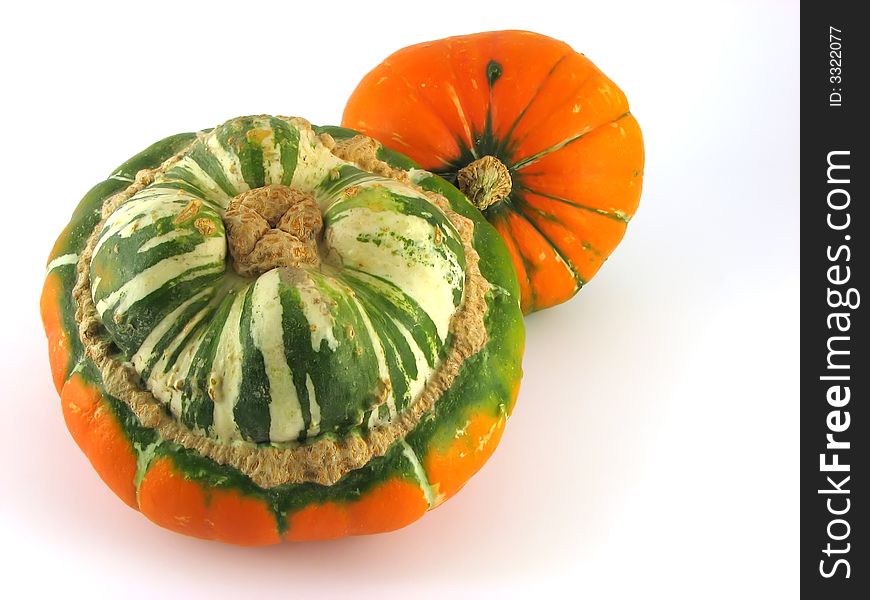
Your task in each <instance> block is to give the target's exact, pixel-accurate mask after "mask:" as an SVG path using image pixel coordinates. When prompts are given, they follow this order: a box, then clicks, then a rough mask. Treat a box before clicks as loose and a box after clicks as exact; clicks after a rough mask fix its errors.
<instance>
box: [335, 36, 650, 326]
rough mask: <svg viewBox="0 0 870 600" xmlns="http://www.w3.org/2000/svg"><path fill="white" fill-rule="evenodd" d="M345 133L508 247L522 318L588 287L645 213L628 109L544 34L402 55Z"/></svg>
mask: <svg viewBox="0 0 870 600" xmlns="http://www.w3.org/2000/svg"><path fill="white" fill-rule="evenodd" d="M342 124H343V125H344V126H345V127H351V128H353V129H356V130H359V131H361V132H363V133H365V134H367V135H370V136H372V137H374V138H376V139H378V140H380V141H381V142H383V143H384V144H385V145H387V146H388V147H390V148H392V149H394V150H397V151H399V152H402V153H404V154H407V155H408V156H409V157H410V158H412V159H413V160H415V161H416V162H418V163H419V164H420V165H421V166H422V167H423V168H424V169H428V170H430V171H432V172H434V173H438V174H440V175H441V176H442V177H445V178H447V179H449V180H451V181H452V182H454V183H456V184H457V185H458V186H459V188H460V189H461V190H462V191H463V192H464V193H465V194H466V195H467V196H468V197H469V199H471V200H472V201H473V202H474V203H475V204H476V205H477V206H478V207H479V208H480V209H481V210H482V211H483V212H484V214H485V215H486V218H487V219H488V220H489V221H490V222H491V223H492V224H493V225H494V226H495V228H496V229H497V230H498V232H499V233H500V234H501V236H502V237H503V238H504V239H505V242H506V244H507V247H508V249H509V251H510V253H511V257H512V259H513V262H514V266H515V267H516V271H517V274H518V276H519V282H520V289H521V295H522V308H523V311H524V312H525V313H530V312H532V311H535V310H540V309H543V308H547V307H549V306H553V305H556V304H559V303H561V302H564V301H565V300H567V299H569V298H571V297H572V296H573V295H574V294H575V293H576V292H577V291H578V290H579V289H580V288H581V287H582V286H583V285H584V284H585V283H586V282H588V281H589V280H590V279H591V278H592V276H593V275H595V273H596V272H597V271H598V269H599V268H600V267H601V265H602V263H603V262H604V261H605V260H606V259H607V257H608V256H609V255H610V253H611V252H612V251H613V250H614V248H615V247H616V245H617V244H618V243H619V242H620V240H621V239H622V237H623V235H624V233H625V229H626V224H627V223H628V221H629V219H631V217H632V215H633V214H634V212H635V210H636V209H637V205H638V201H639V199H640V192H641V181H642V178H643V163H644V154H643V140H642V137H641V131H640V128H639V126H638V124H637V121H636V120H635V118H634V117H633V116H632V115H631V113H630V112H629V110H628V102H627V100H626V98H625V95H624V94H623V93H622V92H621V91H620V89H619V88H618V87H617V86H616V84H614V83H613V82H612V81H611V80H610V79H608V78H607V77H606V76H605V75H604V74H603V73H602V72H601V71H600V70H598V69H597V68H596V67H595V65H593V64H592V62H590V61H589V59H587V58H586V57H585V56H583V55H582V54H579V53H577V52H575V51H574V50H572V49H571V47H570V46H568V45H567V44H565V43H563V42H560V41H557V40H554V39H552V38H549V37H546V36H543V35H540V34H536V33H531V32H528V31H496V32H488V33H479V34H474V35H465V36H457V37H450V38H446V39H442V40H438V41H434V42H428V43H423V44H417V45H414V46H409V47H407V48H404V49H402V50H399V51H398V52H396V53H395V54H393V55H392V56H390V57H389V58H387V59H386V60H385V61H384V62H383V63H381V64H380V65H378V66H377V67H375V68H374V69H373V70H372V71H371V72H369V73H368V74H367V75H366V76H365V77H364V78H363V79H362V81H361V82H360V83H359V85H358V86H357V88H356V89H355V90H354V92H353V94H352V95H351V97H350V99H349V100H348V102H347V106H346V107H345V111H344V116H343V119H342Z"/></svg>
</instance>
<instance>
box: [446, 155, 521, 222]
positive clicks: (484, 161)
mask: <svg viewBox="0 0 870 600" xmlns="http://www.w3.org/2000/svg"><path fill="white" fill-rule="evenodd" d="M456 182H457V184H458V186H459V189H460V191H462V193H463V194H465V195H466V196H467V197H468V199H469V200H471V201H472V202H473V203H474V205H475V206H476V207H477V208H479V209H480V210H481V211H483V210H486V209H487V208H489V207H490V206H492V205H494V204H496V203H498V202H501V201H502V200H504V199H505V198H507V197H508V196H509V195H510V193H511V174H510V172H509V171H508V168H507V167H506V166H504V163H502V162H501V161H500V160H499V159H497V158H496V157H494V156H484V157H483V158H478V159H477V160H476V161H474V162H473V163H470V164H469V165H467V166H465V167H463V168H462V169H460V170H459V173H457V177H456Z"/></svg>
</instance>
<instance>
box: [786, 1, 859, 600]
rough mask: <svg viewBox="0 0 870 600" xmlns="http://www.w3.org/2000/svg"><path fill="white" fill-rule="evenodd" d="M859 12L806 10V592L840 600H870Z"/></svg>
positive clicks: (850, 7)
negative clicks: (854, 599)
mask: <svg viewBox="0 0 870 600" xmlns="http://www.w3.org/2000/svg"><path fill="white" fill-rule="evenodd" d="M858 7H863V4H862V3H846V2H814V3H810V4H808V3H804V4H803V5H802V6H801V9H802V14H801V57H800V58H801V88H800V89H801V98H800V102H801V198H800V202H801V365H800V373H801V375H800V376H801V379H802V381H801V398H800V404H801V524H800V525H801V590H802V593H806V597H808V598H832V599H833V598H836V599H838V600H839V599H846V598H862V599H866V598H870V531H868V527H870V521H868V515H870V468H868V461H867V454H868V450H867V448H868V446H870V410H868V408H867V407H868V404H870V397H868V394H870V339H868V338H870V332H868V327H867V323H868V311H870V289H868V288H867V287H866V282H867V281H868V271H870V260H868V256H867V247H868V239H867V238H870V209H868V204H870V196H868V190H870V187H868V180H870V163H868V148H870V140H868V138H870V127H868V123H867V119H866V114H867V111H868V110H870V105H868V94H867V92H866V90H867V88H868V84H870V81H868V78H870V77H868V73H870V71H868V67H870V61H868V60H867V58H868V43H867V40H868V38H870V24H868V22H867V21H866V20H865V19H861V18H859V16H858ZM865 304H866V305H867V306H865ZM859 490H863V491H859Z"/></svg>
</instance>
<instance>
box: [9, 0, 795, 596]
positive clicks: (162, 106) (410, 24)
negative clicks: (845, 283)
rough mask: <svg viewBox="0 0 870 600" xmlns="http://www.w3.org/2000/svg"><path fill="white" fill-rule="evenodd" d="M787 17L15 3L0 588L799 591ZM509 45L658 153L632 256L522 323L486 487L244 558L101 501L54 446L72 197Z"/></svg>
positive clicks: (790, 20)
mask: <svg viewBox="0 0 870 600" xmlns="http://www.w3.org/2000/svg"><path fill="white" fill-rule="evenodd" d="M300 4H304V5H306V6H308V7H307V8H302V7H300ZM798 24H799V10H798V4H797V2H796V1H794V2H786V1H780V2H772V1H767V2H728V3H712V2H685V3H675V2H665V1H662V0H659V1H656V2H636V3H632V2H606V3H602V2H594V3H591V2H590V3H586V2H582V1H578V0H573V1H572V2H570V3H569V2H562V3H553V2H545V1H543V0H534V1H532V2H524V3H518V4H512V3H510V2H497V3H490V2H486V3H483V2H480V3H475V2H471V1H470V0H466V1H465V2H447V1H445V0H440V1H439V2H435V3H419V4H415V3H412V2H404V3H400V2H390V3H385V4H383V5H381V4H379V3H378V2H359V3H354V5H353V6H350V7H347V8H342V7H340V6H338V5H336V4H334V3H331V2H304V3H294V2H291V1H290V0H285V1H284V2H276V3H262V2H256V1H253V0H245V1H237V2H233V3H231V4H223V3H215V2H212V3H207V4H206V3H203V4H202V5H196V4H194V3H189V4H188V3H183V5H182V3H181V2H170V3H163V2H147V3H141V2H140V3H123V2H113V3H110V4H107V5H105V6H99V7H98V6H88V5H86V4H82V3H80V2H67V3H63V4H61V3H58V4H57V5H54V6H51V5H43V4H42V3H38V2H17V3H14V5H12V7H10V5H6V6H5V7H4V9H3V17H2V23H0V29H2V32H0V33H2V35H0V65H2V79H0V81H2V82H3V84H2V88H3V92H2V95H0V107H2V112H0V115H2V119H3V128H2V142H0V154H2V162H0V164H2V173H3V177H2V181H3V184H2V188H0V189H2V192H0V193H2V200H3V201H2V205H0V211H2V213H0V214H2V217H0V223H2V225H0V231H2V234H0V244H2V246H0V257H2V265H3V275H4V277H3V281H4V284H3V289H2V293H0V304H2V312H0V314H2V315H3V321H2V322H3V329H2V342H0V352H2V356H0V370H2V376H0V381H2V385H3V391H4V393H3V394H2V398H0V406H2V413H0V473H2V475H0V596H5V597H12V596H10V595H8V593H7V592H9V591H17V592H18V593H25V592H26V593H27V594H28V595H41V593H43V592H45V593H48V592H54V593H64V594H66V595H72V596H79V595H87V596H89V597H92V598H93V597H115V598H117V597H122V596H123V597H143V598H144V597H148V598H172V597H191V598H193V597H207V598H222V597H231V596H232V597H249V596H253V595H254V594H260V595H262V596H263V597H279V595H280V596H281V597H284V596H286V597H300V598H308V597H315V596H314V595H315V594H318V596H317V597H324V598H331V597H347V596H349V595H350V594H351V593H353V594H356V595H361V596H362V597H369V596H371V595H373V594H375V593H377V594H378V595H379V597H384V598H387V597H411V596H412V595H413V597H415V598H421V597H422V598H427V597H438V598H444V597H459V598H465V597H496V596H497V597H513V596H517V597H528V596H529V595H530V594H534V595H535V596H541V597H548V596H550V594H549V593H554V594H555V593H556V592H557V591H558V592H561V593H560V594H559V596H560V597H562V596H564V597H568V596H573V597H579V596H581V595H582V597H585V598H638V597H643V598H656V597H662V598H734V597H742V598H790V597H796V596H797V586H798V582H797V563H798V536H799V528H798V512H799V511H798V508H799V505H798V481H799V477H798V421H799V414H798V385H797V374H798V367H799V359H798V337H799V330H798V309H799V296H798V281H799V279H798V243H799V237H798V223H799V212H798V199H799V194H798V165H799V161H798V150H799V123H798V114H799V97H798V83H799V76H798V64H799V63H798ZM506 28H522V29H530V30H534V31H538V32H541V33H545V34H548V35H550V36H553V37H556V38H559V39H562V40H564V41H566V42H568V43H570V44H571V45H572V46H573V47H574V48H575V49H577V50H579V51H582V52H584V53H585V54H586V55H587V56H588V57H589V58H591V59H592V60H593V61H594V62H595V63H596V64H597V65H598V66H599V67H600V68H601V69H602V70H603V71H604V72H605V73H607V74H608V75H609V76H610V77H611V78H613V79H614V80H615V81H616V82H617V84H619V85H620V86H621V87H622V89H623V90H624V91H625V92H626V94H627V95H628V97H629V100H630V103H631V108H632V112H633V113H634V114H635V116H636V117H637V119H638V121H639V122H640V124H641V127H642V128H643V132H644V137H645V140H646V156H647V159H646V171H645V172H646V176H645V180H644V193H643V198H642V201H641V206H640V211H639V212H638V214H637V217H636V218H635V219H634V220H633V221H632V223H631V225H630V226H629V229H628V234H627V236H626V239H625V241H624V242H623V244H622V245H621V246H620V247H619V248H618V249H617V251H616V252H615V254H614V255H613V257H612V258H611V260H610V261H608V263H607V264H606V265H605V266H604V268H603V269H602V271H601V272H600V274H599V275H598V276H597V277H596V278H595V280H594V281H593V282H592V283H591V285H589V286H588V288H586V289H585V290H584V291H583V292H582V293H581V294H580V295H579V296H577V297H576V298H575V299H574V300H572V301H571V302H569V303H568V304H565V305H563V306H561V307H559V308H556V309H552V310H548V311H546V312H543V313H540V314H535V315H533V316H532V317H530V318H529V319H528V320H527V337H528V345H527V350H526V355H525V365H524V366H525V372H526V375H525V379H524V383H523V388H522V391H521V395H520V399H519V402H518V404H517V408H516V411H515V413H514V416H513V418H512V419H511V421H510V422H509V424H508V428H507V430H506V433H505V436H504V438H503V441H502V444H501V446H500V447H499V449H498V451H497V452H496V453H495V455H494V456H493V458H492V459H491V460H490V462H489V463H488V464H487V466H486V467H485V468H484V469H483V471H481V472H480V473H479V474H478V475H477V476H476V477H475V478H474V479H472V481H471V482H470V483H469V484H468V485H467V486H466V488H465V489H464V490H463V491H462V492H461V493H460V494H459V495H458V496H457V497H455V498H454V499H452V500H451V501H449V502H448V503H447V504H445V505H443V506H442V507H440V508H439V509H438V510H436V511H434V512H432V513H430V514H429V515H427V516H425V517H424V518H423V519H422V520H421V521H419V522H417V523H416V524H414V525H412V526H410V527H408V528H406V529H404V530H402V531H398V532H395V533H391V534H386V535H381V536H374V537H366V538H353V539H347V540H342V541H336V542H327V543H316V544H305V545H290V544H285V545H283V546H279V547H272V548H264V549H253V550H252V549H243V548H235V547H228V546H222V545H219V544H215V543H209V542H202V541H198V540H194V539H188V538H184V537H182V536H179V535H175V534H172V533H170V532H167V531H164V530H162V529H159V528H158V527H156V526H154V525H152V524H151V523H150V522H148V521H147V520H146V519H145V518H143V517H142V516H141V515H139V514H138V513H136V512H134V511H132V510H130V509H129V508H127V507H126V506H125V505H124V504H123V503H121V502H120V501H119V500H117V499H116V498H115V497H114V496H113V495H112V494H111V492H109V491H108V489H107V488H106V487H105V486H104V485H103V484H102V483H101V482H100V481H99V480H98V478H97V476H96V475H95V474H94V472H93V471H92V469H91V467H90V465H89V464H88V463H87V461H86V459H85V458H84V456H83V455H82V454H81V453H80V452H79V450H78V448H76V446H75V444H74V443H73V442H72V439H71V438H70V436H69V434H68V433H67V432H66V429H65V427H64V424H63V420H62V417H61V411H60V406H59V402H58V399H57V396H56V393H55V391H54V389H53V387H52V385H51V383H50V377H49V369H48V361H47V353H46V347H45V340H44V335H43V332H42V328H41V325H40V323H39V317H38V296H39V292H40V288H41V285H42V278H43V268H44V261H45V257H46V256H47V254H48V251H49V249H50V248H51V245H52V243H53V241H54V239H55V237H56V236H57V234H58V233H59V232H60V230H61V228H62V227H63V226H64V225H65V224H66V222H67V220H68V218H69V215H70V213H71V211H72V209H73V207H74V206H75V204H76V203H77V202H78V199H79V198H80V197H81V196H82V195H83V194H84V193H85V192H86V191H87V190H88V189H89V188H90V186H91V185H92V184H94V183H95V182H97V181H99V180H101V179H103V178H104V177H105V176H106V175H108V173H109V172H110V170H111V169H113V168H114V167H115V166H117V164H119V163H120V162H122V161H124V160H125V159H126V158H127V157H129V156H131V155H133V154H134V153H136V152H138V151H139V150H141V149H142V148H144V147H145V146H147V145H149V144H150V143H152V142H153V141H156V140H158V139H160V138H162V137H164V136H166V135H169V134H172V133H176V132H179V131H190V130H195V129H201V128H204V127H209V126H213V125H216V124H218V123H220V122H222V121H224V120H226V119H227V118H230V117H233V116H236V115H240V114H253V113H277V114H291V115H300V116H304V117H306V118H308V119H309V120H311V121H313V122H315V123H337V122H338V121H339V119H340V117H341V111H342V108H343V106H344V100H345V99H346V98H347V96H348V95H349V93H350V92H351V90H352V89H353V87H354V86H355V85H356V83H357V81H358V80H359V79H360V78H361V77H362V76H363V74H364V73H366V72H367V70H368V69H370V68H371V67H373V66H374V65H375V64H377V63H378V62H380V61H381V60H382V59H383V58H385V57H386V56H387V55H388V54H390V53H391V52H393V51H395V50H397V49H398V48H400V47H402V46H405V45H408V44H411V43H415V42H419V41H424V40H429V39H435V38H440V37H444V36H447V35H451V34H461V33H471V32H475V31H485V30H494V29H506Z"/></svg>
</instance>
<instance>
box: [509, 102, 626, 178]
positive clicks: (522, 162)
mask: <svg viewBox="0 0 870 600" xmlns="http://www.w3.org/2000/svg"><path fill="white" fill-rule="evenodd" d="M630 116H631V113H630V112H629V111H625V112H624V113H622V114H621V115H619V116H618V117H616V118H615V119H612V120H609V121H604V122H603V123H600V124H598V125H596V126H595V127H593V128H591V129H587V130H585V131H582V132H580V133H577V134H574V135H573V136H568V137H567V138H565V139H564V140H562V141H561V142H559V143H557V144H553V145H552V146H549V147H547V148H544V149H543V150H540V151H538V152H535V153H534V154H532V155H531V156H528V157H526V158H524V159H522V160H520V161H518V162H517V163H516V164H514V166H513V168H514V170H516V171H519V170H520V169H522V168H524V167H526V166H528V165H530V164H533V163H535V162H536V161H537V160H538V159H540V158H542V157H544V156H546V155H548V154H550V153H551V152H558V151H559V150H561V149H562V148H564V147H566V146H568V145H570V144H573V143H574V142H577V141H580V140H582V139H583V138H584V137H586V136H587V135H589V134H590V133H594V132H596V131H598V130H599V129H601V128H602V127H604V126H606V125H612V124H613V123H618V122H619V121H621V120H622V119H625V118H626V117H630Z"/></svg>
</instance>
